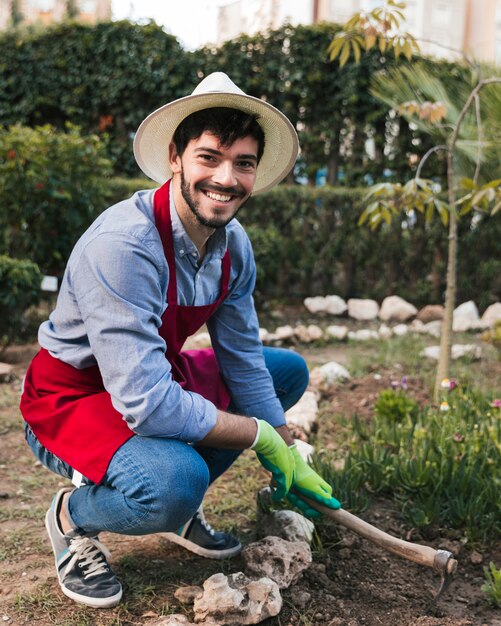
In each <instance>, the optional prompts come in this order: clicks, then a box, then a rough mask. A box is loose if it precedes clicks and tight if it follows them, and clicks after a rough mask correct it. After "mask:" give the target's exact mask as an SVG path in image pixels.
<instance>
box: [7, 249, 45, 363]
mask: <svg viewBox="0 0 501 626" xmlns="http://www.w3.org/2000/svg"><path fill="white" fill-rule="evenodd" d="M41 281H42V274H41V272H40V270H39V269H38V266H37V265H36V264H35V263H33V262H31V261H28V260H26V259H11V258H10V257H8V256H6V255H0V310H1V311H2V315H0V352H1V350H2V348H5V346H7V345H8V344H9V343H10V342H11V341H13V340H15V339H17V338H18V337H19V336H20V334H21V333H22V331H23V328H24V325H25V322H26V320H25V316H24V313H25V311H26V309H27V308H28V307H29V306H31V305H34V304H37V302H38V301H39V298H40V284H41Z"/></svg>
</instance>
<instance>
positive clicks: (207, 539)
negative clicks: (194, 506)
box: [162, 508, 242, 559]
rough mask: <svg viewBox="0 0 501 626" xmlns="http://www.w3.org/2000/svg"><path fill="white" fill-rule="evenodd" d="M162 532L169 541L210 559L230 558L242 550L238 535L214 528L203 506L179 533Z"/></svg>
mask: <svg viewBox="0 0 501 626" xmlns="http://www.w3.org/2000/svg"><path fill="white" fill-rule="evenodd" d="M162 534H163V536H164V537H166V538H167V539H168V540H169V541H173V542H174V543H177V544H178V545H180V546H183V548H186V549H187V550H190V551H191V552H194V553H195V554H198V555H199V556H205V557H207V558H208V559H228V558H230V557H232V556H235V555H237V554H239V553H240V552H241V550H242V544H241V543H240V541H238V539H237V538H236V537H234V536H233V535H231V534H230V533H223V532H217V531H215V530H214V529H213V528H212V526H211V525H210V524H209V523H208V522H207V520H206V519H205V517H204V514H203V511H202V508H200V509H198V511H197V512H196V513H195V515H194V516H193V517H192V518H191V520H190V521H189V522H187V523H186V524H185V525H184V526H182V527H181V528H180V529H179V531H178V532H177V533H162Z"/></svg>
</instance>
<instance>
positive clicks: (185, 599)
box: [174, 585, 203, 604]
mask: <svg viewBox="0 0 501 626" xmlns="http://www.w3.org/2000/svg"><path fill="white" fill-rule="evenodd" d="M202 594H203V589H202V587H198V586H196V585H190V586H189V587H179V588H178V589H176V591H175V592H174V597H175V598H176V600H179V602H181V604H193V602H195V599H196V598H198V597H199V596H201V595H202Z"/></svg>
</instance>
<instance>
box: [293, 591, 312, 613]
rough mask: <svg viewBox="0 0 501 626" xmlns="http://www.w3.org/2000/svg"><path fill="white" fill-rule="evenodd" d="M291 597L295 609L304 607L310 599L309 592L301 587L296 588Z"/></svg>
mask: <svg viewBox="0 0 501 626" xmlns="http://www.w3.org/2000/svg"><path fill="white" fill-rule="evenodd" d="M292 597H293V601H294V606H295V607H296V609H305V608H306V607H307V605H308V603H309V601H310V600H311V593H308V592H307V591H304V590H302V589H298V590H297V591H294V594H293V596H292Z"/></svg>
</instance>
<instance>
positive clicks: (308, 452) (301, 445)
mask: <svg viewBox="0 0 501 626" xmlns="http://www.w3.org/2000/svg"><path fill="white" fill-rule="evenodd" d="M294 443H295V444H296V448H297V451H298V452H299V455H300V456H301V458H303V459H304V460H305V461H306V462H307V463H309V462H310V461H311V457H312V456H313V453H314V452H315V448H314V447H313V446H312V445H310V444H309V443H308V442H306V441H302V440H301V439H294Z"/></svg>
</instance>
